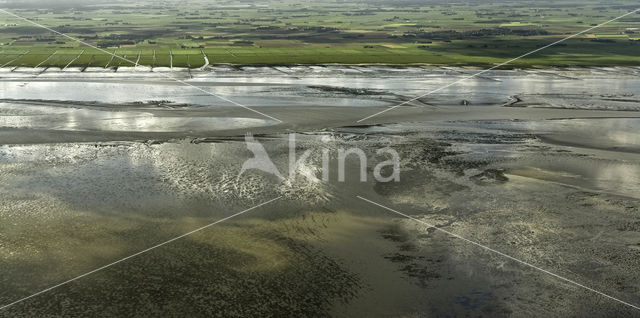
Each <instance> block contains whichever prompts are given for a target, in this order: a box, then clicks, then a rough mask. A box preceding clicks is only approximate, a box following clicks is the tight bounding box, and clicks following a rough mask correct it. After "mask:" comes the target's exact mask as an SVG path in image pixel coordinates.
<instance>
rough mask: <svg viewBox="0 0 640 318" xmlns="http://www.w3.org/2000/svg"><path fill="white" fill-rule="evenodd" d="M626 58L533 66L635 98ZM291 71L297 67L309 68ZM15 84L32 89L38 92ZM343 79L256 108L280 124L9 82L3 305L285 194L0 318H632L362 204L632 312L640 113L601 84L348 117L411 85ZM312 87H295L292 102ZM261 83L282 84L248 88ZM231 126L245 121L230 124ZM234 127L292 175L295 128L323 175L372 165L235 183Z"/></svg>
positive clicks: (0, 132)
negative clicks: (384, 161)
mask: <svg viewBox="0 0 640 318" xmlns="http://www.w3.org/2000/svg"><path fill="white" fill-rule="evenodd" d="M245 71H246V70H245ZM254 71H255V70H252V72H254ZM261 71H262V72H263V73H264V72H266V71H265V70H261ZM324 71H325V73H326V72H329V71H331V72H338V71H337V70H335V69H333V70H332V69H329V71H327V70H324ZM358 71H360V72H369V73H375V74H377V75H371V74H369V75H368V76H371V77H372V78H376V77H384V76H387V77H393V76H392V75H390V74H393V72H399V71H398V70H393V69H390V70H386V69H384V68H382V69H373V68H362V70H358ZM618 71H620V70H619V69H618ZM636 71H637V70H635V69H629V70H628V71H625V72H624V73H625V74H624V75H619V74H617V73H614V74H611V73H609V72H605V71H602V70H580V69H578V70H569V71H567V70H556V71H544V73H545V76H547V77H549V78H555V79H556V80H558V81H571V82H576V81H577V82H579V81H582V80H584V81H588V79H589V78H593V77H598V78H600V77H611V80H612V81H619V82H618V84H617V85H618V87H623V88H622V89H620V90H619V91H617V92H616V94H618V95H619V96H627V97H626V98H627V99H633V98H632V97H631V96H628V95H629V94H632V93H633V90H634V87H635V86H634V85H635V84H633V83H635V81H636V79H635V77H633V76H631V75H628V74H629V72H631V73H633V72H636ZM229 72H231V71H229ZM298 72H299V73H296V74H295V75H296V76H297V77H299V78H302V79H303V80H304V79H305V76H309V78H308V79H307V81H310V82H313V81H316V80H317V78H318V75H317V73H312V74H311V75H310V74H309V72H308V71H305V70H302V69H301V70H298ZM376 72H377V73H376ZM404 72H405V73H411V72H413V73H412V74H414V75H412V76H414V77H415V76H418V75H420V74H422V75H424V76H435V75H433V74H432V73H433V72H431V73H429V72H427V73H424V70H423V71H419V70H414V69H410V70H408V71H407V70H405V71H404ZM421 72H423V73H421ZM463 72H466V71H465V70H463ZM594 72H595V73H597V74H595V75H594ZM222 73H223V74H226V73H224V72H222ZM523 73H527V74H529V75H527V74H523ZM530 73H533V71H527V72H524V71H520V72H519V73H518V72H515V73H514V72H512V73H508V74H507V75H508V76H509V77H518V76H521V77H527V76H530ZM540 73H542V71H540ZM232 74H233V76H234V77H236V78H244V77H243V76H241V75H242V74H239V73H232ZM331 74H333V73H331ZM341 74H342V75H340V76H342V77H339V78H341V79H343V80H344V79H345V78H344V77H343V76H344V71H343V72H342V73H341ZM358 74H360V73H358ZM415 74H418V75H415ZM549 74H551V75H549ZM489 75H491V77H492V78H493V77H497V78H501V76H502V78H504V77H506V76H507V75H505V74H489ZM11 76H14V77H15V75H11ZM25 76H26V75H25ZM227 76H231V75H228V74H227ZM244 76H245V77H248V76H249V74H244ZM332 76H334V75H332ZM535 76H538V77H539V76H541V75H538V74H535ZM567 76H570V77H571V79H567V78H566V77H567ZM621 76H622V77H621ZM223 77H224V76H223ZM336 78H338V77H336ZM347 79H350V77H347ZM446 79H449V78H446ZM5 80H6V82H7V83H13V84H11V85H14V84H16V83H17V82H16V81H17V80H16V79H15V78H5ZM20 80H22V79H20ZM219 80H220V81H221V82H228V80H224V79H219ZM534 80H537V79H535V78H534ZM25 81H26V82H28V83H29V84H28V85H26V86H25V87H29V85H32V84H33V82H30V81H28V80H25ZM391 81H393V78H392V79H391ZM523 81H525V80H523ZM383 82H384V81H383V80H380V83H383ZM486 82H494V81H489V80H487V81H486ZM525 82H526V81H525ZM352 83H353V82H349V81H345V82H344V83H343V84H344V85H343V86H340V85H337V84H335V83H334V84H332V85H333V86H336V87H338V88H340V89H339V90H338V91H339V92H338V93H337V94H341V95H342V96H341V98H342V100H344V101H346V102H345V104H344V105H341V106H339V107H336V106H317V105H316V106H314V105H307V106H301V107H292V106H277V105H268V106H257V107H256V109H259V110H260V111H264V112H265V113H267V114H269V115H271V116H275V117H277V118H279V119H281V120H283V123H275V122H270V121H268V120H264V118H260V117H259V115H256V114H253V113H250V112H247V111H246V110H243V109H241V108H231V107H225V106H223V105H216V106H215V107H212V106H206V105H200V104H198V103H187V102H184V101H182V102H178V101H175V99H172V97H174V96H173V95H171V93H172V92H173V91H169V94H168V95H166V96H160V95H156V96H153V98H154V99H155V100H156V101H159V100H171V102H150V101H149V100H144V99H143V100H140V101H138V102H137V103H136V101H126V102H125V101H119V102H113V101H98V102H96V101H90V100H88V99H87V100H75V101H69V100H65V99H64V98H61V97H64V96H57V95H56V94H57V93H56V92H55V91H50V94H42V93H41V95H40V96H29V98H25V96H22V95H20V94H21V93H20V92H21V90H18V89H17V90H16V91H13V92H12V91H4V92H5V93H3V94H4V96H0V99H1V100H0V123H2V125H0V126H3V127H2V128H0V141H1V143H2V145H1V146H0V218H1V219H2V220H3V222H2V223H0V272H2V273H3V275H2V276H1V279H0V281H1V283H0V284H1V285H2V287H3V288H2V289H1V291H0V305H1V304H5V303H9V302H11V301H14V300H16V299H19V298H21V297H26V296H28V295H30V294H33V293H35V292H38V291H40V290H42V289H44V288H47V287H50V286H52V285H55V284H57V283H60V282H62V281H65V280H67V279H69V278H72V277H75V276H77V275H79V274H82V273H85V272H87V271H90V270H93V269H95V268H98V267H100V266H103V265H105V264H108V263H110V262H113V261H115V260H118V259H120V258H122V257H126V256H128V255H131V254H133V253H135V252H138V251H140V250H143V249H145V248H147V247H149V246H153V245H155V244H158V243H160V242H163V241H165V240H167V239H170V238H172V237H175V236H177V235H180V234H183V233H186V232H189V231H190V230H193V229H195V228H198V227H200V226H203V225H205V224H208V223H211V222H213V221H215V220H216V219H220V218H222V217H224V216H228V215H231V214H233V213H236V212H238V211H241V210H243V209H246V208H249V207H251V206H253V205H256V204H258V203H260V202H263V201H266V200H269V199H271V198H274V197H277V196H283V198H282V199H281V200H279V201H276V202H274V203H273V204H271V205H268V206H265V207H263V208H260V209H257V210H255V211H252V212H250V213H248V214H246V215H242V216H239V217H237V218H234V219H232V220H229V221H226V222H223V223H220V224H218V225H216V226H213V227H211V228H208V229H206V230H204V231H202V232H199V233H196V234H194V235H191V236H189V237H186V238H184V239H182V240H179V241H176V242H173V243H171V244H168V245H166V246H163V247H161V248H158V249H155V250H153V251H151V252H149V253H146V254H144V255H140V256H138V257H136V258H133V259H130V260H127V261H126V262H123V263H120V264H117V265H115V266H112V267H109V268H108V269H105V270H103V271H100V272H98V273H95V274H92V275H89V276H87V277H84V278H82V279H80V280H78V281H75V282H73V283H71V284H68V285H65V286H62V287H59V288H57V289H55V290H52V291H50V292H47V293H45V294H42V295H39V296H37V297H34V298H32V299H29V300H27V301H25V302H22V303H20V304H17V305H15V306H12V307H10V308H7V309H5V310H4V311H2V312H0V315H6V316H12V317H31V316H42V315H49V316H87V315H90V316H113V315H120V316H140V317H143V316H149V315H161V316H170V317H173V316H175V317H178V316H185V315H188V316H203V317H205V316H206V317H210V316H221V317H246V316H337V317H353V316H380V317H382V316H384V317H389V316H394V317H432V316H539V315H544V316H594V317H595V316H599V317H600V316H617V317H625V316H628V317H633V316H637V314H638V312H637V310H635V309H633V308H631V307H628V306H625V305H623V304H620V303H618V302H615V301H612V300H611V299H607V298H604V297H602V296H600V295H598V294H595V293H593V292H590V291H587V290H585V289H582V288H579V287H576V286H574V285H571V284H568V283H566V282H562V281H560V280H558V279H557V278H554V277H552V276H549V275H547V274H544V273H542V272H540V271H536V270H533V269H531V268H529V267H525V266H522V264H518V263H516V262H513V261H510V260H508V259H506V258H504V257H501V256H499V255H496V254H491V253H488V252H487V251H485V250H483V249H480V248H478V247H477V246H474V245H470V244H468V243H466V242H464V241H461V240H459V239H456V238H453V237H449V236H447V235H445V234H444V233H441V232H437V231H434V230H433V229H428V228H426V226H423V225H421V224H419V223H416V222H414V221H411V220H408V219H406V218H401V217H399V216H398V215H396V214H392V213H390V212H388V211H385V210H382V209H380V208H377V207H375V206H372V205H371V204H369V203H366V202H364V201H362V200H359V199H357V198H356V196H358V195H359V196H363V197H366V198H368V199H371V200H373V201H376V202H380V203H382V204H385V205H387V206H390V207H392V208H394V209H397V210H399V211H402V212H404V213H407V214H409V215H412V216H414V217H416V218H419V219H421V220H424V221H425V222H428V223H430V224H436V225H437V226H439V227H442V228H443V229H446V230H448V231H451V232H453V233H456V234H458V235H461V236H463V237H466V238H468V239H471V240H474V241H477V242H480V243H482V244H485V245H487V246H490V247H492V248H495V249H497V250H499V251H501V252H504V253H506V254H509V255H512V256H514V257H516V258H519V259H521V260H524V261H526V262H529V263H531V264H534V265H536V266H539V267H541V268H544V269H546V270H549V271H551V272H554V273H556V274H558V275H561V276H563V277H566V278H568V279H572V280H575V281H577V282H580V283H582V284H584V285H586V286H589V287H592V288H594V289H596V290H599V291H601V292H603V293H606V294H608V295H611V296H613V297H616V298H619V299H622V300H625V301H628V302H630V303H633V304H638V303H640V297H638V295H640V277H639V274H638V271H637V270H636V269H637V268H638V266H639V262H640V227H639V224H640V195H638V193H640V173H638V172H640V139H639V138H637V133H636V132H637V131H638V130H637V129H638V128H640V112H637V111H634V110H631V108H632V107H631V106H630V105H633V104H634V103H635V102H633V101H631V102H629V101H627V102H624V104H623V105H621V104H620V102H619V101H609V103H608V104H607V100H608V99H611V97H610V96H608V95H607V96H605V97H597V96H600V95H601V94H598V93H597V92H593V94H592V95H593V96H596V97H593V99H592V100H596V102H592V103H590V105H591V104H593V105H596V104H597V107H585V103H580V104H579V105H578V104H577V103H567V104H566V105H564V106H563V107H560V106H562V105H558V103H557V102H556V100H562V98H561V96H556V97H554V98H555V100H554V101H553V102H549V101H548V100H546V101H545V102H544V103H542V102H539V99H534V98H531V97H530V96H531V95H530V94H529V95H527V94H520V95H518V98H519V99H520V100H521V101H519V102H517V103H515V104H514V103H513V100H512V99H511V98H510V96H512V95H511V92H508V93H505V92H497V93H499V94H497V93H496V94H497V95H492V96H493V97H491V98H488V99H487V100H489V101H492V102H487V103H482V104H478V105H475V104H473V105H459V104H457V103H458V102H456V103H454V102H438V101H437V100H440V101H447V100H448V101H454V100H455V98H453V97H447V96H439V97H438V98H436V101H429V100H427V99H425V100H424V101H423V103H422V104H420V105H418V104H414V105H410V106H408V107H401V108H397V109H394V110H392V111H389V112H387V113H385V114H384V115H382V116H380V117H376V118H373V119H371V120H368V121H366V122H364V123H355V121H357V120H359V119H361V118H363V117H365V116H368V115H371V114H373V113H376V112H378V111H381V110H384V109H386V108H387V107H388V106H389V105H393V103H394V102H401V101H402V100H403V98H404V97H402V96H404V94H398V95H394V96H392V95H390V94H388V93H385V95H384V96H385V97H384V103H385V105H377V106H376V105H375V104H373V105H369V106H362V105H361V104H360V103H361V102H362V101H363V100H364V101H367V100H371V99H375V100H377V99H378V98H379V97H380V95H377V93H375V92H371V91H357V90H356V91H354V89H362V87H357V86H358V85H355V86H356V87H354V85H353V84H352ZM563 83H564V82H556V83H554V85H556V86H554V87H555V88H554V89H560V88H561V87H562V85H563ZM98 84H100V83H98ZM7 85H9V84H7ZM92 85H93V84H92ZM101 85H105V83H102V84H101ZM156 85H159V84H157V83H156ZM571 85H574V86H571ZM571 85H568V86H567V87H569V88H567V89H566V90H567V92H566V94H568V95H572V94H574V93H576V92H575V91H572V90H571V88H570V87H580V85H577V84H571ZM297 86H299V85H296V87H297ZM302 86H304V87H307V86H305V85H302ZM311 89H312V88H311ZM334 89H335V87H334ZM605 89H607V88H605ZM323 91H324V93H323V94H328V91H327V89H326V88H325V89H324V90H323ZM7 92H8V93H7ZM44 92H46V90H44ZM307 92H309V90H308V88H296V91H295V93H292V94H293V95H296V96H303V95H304V94H306V93H307ZM483 92H484V93H487V91H483V89H478V92H477V93H478V94H479V95H482V94H481V93H483ZM378 93H380V92H378ZM154 94H155V93H154ZM271 94H276V95H277V93H274V92H270V91H265V90H261V91H257V92H251V93H249V95H252V96H253V97H252V98H258V97H259V96H265V95H271ZM608 94H609V95H610V94H611V92H609V93H608ZM399 95H402V96H399ZM602 95H605V94H604V92H603V93H602ZM536 96H537V95H536ZM326 97H327V98H335V96H326ZM198 98H199V97H198ZM316 98H322V97H317V96H316ZM457 98H458V99H460V98H459V97H457ZM116 99H118V98H116ZM574 99H575V98H573V99H572V100H574ZM334 100H335V99H334ZM528 100H530V102H528ZM350 101H355V102H354V103H355V105H353V104H350ZM536 101H537V102H536ZM518 103H521V105H518ZM525 103H526V104H525ZM560 104H562V103H560ZM114 113H115V114H116V115H118V116H113V115H114ZM52 114H53V115H52ZM42 115H48V116H47V118H50V119H49V120H42V119H40V118H39V117H42ZM12 116H13V117H12ZM16 116H18V117H20V118H21V119H20V120H17V117H16ZM114 118H120V120H121V121H114ZM136 118H137V119H139V120H140V122H138V121H137V120H136ZM180 118H186V119H187V121H186V123H185V122H181V121H180V120H179V119H180ZM198 118H200V119H204V121H201V120H196V119H198ZM225 118H233V120H235V122H233V123H248V125H249V126H245V127H243V128H237V129H231V128H230V127H227V126H225V125H227V124H228V122H227V121H225V120H224V119H225ZM150 119H152V121H151V122H149V120H150ZM169 119H170V120H169ZM72 124H73V125H72ZM247 132H251V133H253V134H254V136H256V137H257V138H258V139H259V140H260V141H261V142H262V143H263V145H264V146H265V148H266V150H267V151H268V153H269V154H270V155H271V158H272V159H273V161H274V163H275V164H276V165H277V166H278V167H279V168H280V170H281V171H286V170H287V165H288V160H289V157H288V156H289V154H288V149H287V143H288V140H287V135H286V134H287V133H290V132H296V133H297V134H298V135H297V136H298V149H297V151H298V153H299V154H301V153H302V152H303V151H305V150H307V149H311V150H312V155H311V157H310V159H309V161H308V162H309V164H308V165H307V168H308V169H309V171H312V172H314V173H316V174H319V173H320V170H319V169H320V168H321V165H322V163H321V160H322V158H321V154H320V149H323V148H325V149H329V150H330V153H331V154H332V157H331V164H330V166H331V167H335V166H336V165H337V163H336V160H337V159H336V158H335V155H336V153H337V149H339V148H350V147H358V148H360V149H363V150H364V151H366V152H367V153H368V154H369V158H371V160H370V161H369V162H368V169H367V171H368V181H367V182H359V181H358V171H359V167H358V165H359V164H358V162H356V160H354V158H351V159H350V160H348V161H347V178H346V182H338V181H337V176H336V173H337V172H336V171H333V170H332V172H331V175H330V181H329V182H326V183H325V182H315V183H314V182H308V181H307V180H306V179H305V178H304V177H302V176H299V177H298V178H297V179H295V180H294V181H293V182H281V181H279V180H278V179H277V178H274V177H273V176H270V175H267V174H264V173H261V172H259V171H253V172H248V173H245V174H244V175H243V176H241V177H240V178H238V172H239V171H240V167H241V165H242V162H243V161H244V160H245V159H248V158H250V157H251V153H250V152H249V151H248V150H247V148H246V145H245V144H244V140H243V135H244V134H245V133H247ZM327 140H328V141H327ZM386 146H391V147H393V148H394V149H396V150H397V151H398V152H399V154H400V158H401V159H402V165H401V167H402V171H401V181H400V182H398V183H393V182H392V183H385V182H377V181H376V180H375V179H374V178H373V176H372V173H373V168H374V166H375V164H376V163H377V162H379V160H380V159H381V158H380V157H376V155H375V151H376V150H377V149H379V148H382V147H386Z"/></svg>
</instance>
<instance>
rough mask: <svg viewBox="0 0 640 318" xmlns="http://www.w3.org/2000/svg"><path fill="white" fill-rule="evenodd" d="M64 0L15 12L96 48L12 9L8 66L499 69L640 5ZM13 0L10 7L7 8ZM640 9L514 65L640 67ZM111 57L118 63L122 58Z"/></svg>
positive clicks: (29, 4) (2, 24)
mask: <svg viewBox="0 0 640 318" xmlns="http://www.w3.org/2000/svg"><path fill="white" fill-rule="evenodd" d="M401 2H402V5H398V3H399V1H385V0H382V1H368V2H341V1H340V2H339V1H334V2H332V1H328V2H326V1H325V2H321V3H316V2H308V3H304V4H301V3H299V2H297V1H291V0H282V1H264V2H251V3H246V4H243V5H239V4H238V3H236V2H224V1H223V2H216V3H215V5H213V4H212V3H211V2H207V1H190V2H188V5H185V6H179V7H176V6H175V3H174V2H169V1H153V2H152V1H149V2H144V1H137V2H133V3H132V2H126V1H116V0H111V1H97V2H82V3H83V4H78V3H77V2H76V3H73V5H65V4H64V2H62V3H61V4H58V5H53V6H50V7H48V8H42V7H41V6H38V5H37V3H38V2H37V1H26V2H24V1H21V2H17V1H8V2H6V3H5V4H4V5H2V6H3V7H6V8H7V9H8V10H10V11H11V12H13V13H15V14H17V15H20V16H23V17H26V18H29V19H31V20H33V21H35V22H37V23H40V24H42V25H45V26H48V27H51V28H53V29H55V30H57V31H59V32H63V33H65V34H68V35H70V36H72V37H75V38H78V39H81V40H82V41H84V42H86V43H89V44H91V45H93V46H96V47H98V48H100V49H99V50H98V49H94V48H90V47H88V46H85V45H83V44H80V43H77V42H75V41H72V40H71V39H68V38H65V37H63V36H60V35H56V34H54V33H52V32H48V31H46V30H43V29H42V28H39V27H36V26H34V25H30V24H28V23H27V22H25V21H21V20H19V19H16V18H15V17H11V16H9V15H6V14H0V44H1V45H0V65H2V66H4V67H21V66H22V67H36V66H39V67H60V68H65V67H119V66H134V65H146V66H153V67H159V66H162V67H190V68H198V67H202V66H203V65H205V57H206V58H207V59H208V61H209V63H210V64H221V63H232V64H259V65H260V64H262V65H286V64H324V63H341V64H358V63H380V64H414V63H415V64H418V63H420V64H437V65H460V66H465V65H473V66H487V65H493V64H495V63H500V62H503V61H505V59H507V60H508V59H510V58H513V57H516V56H519V55H521V54H523V53H526V52H528V51H531V50H534V49H536V48H539V47H542V46H544V45H547V44H549V43H552V42H554V41H557V40H559V39H562V38H564V37H567V36H569V35H571V34H575V33H578V32H580V31H583V30H585V29H587V28H590V27H592V26H595V25H597V24H598V23H602V22H605V21H608V20H610V19H612V18H615V17H617V16H620V15H622V14H624V13H626V12H629V11H633V10H634V9H637V3H636V2H634V1H622V2H618V3H616V4H615V5H611V4H610V3H606V2H601V1H580V2H577V1H524V2H523V1H519V2H510V1H507V2H499V3H480V2H479V3H472V4H469V3H464V4H463V3H460V4H449V3H446V2H440V3H438V2H433V3H429V4H425V3H424V2H421V1H401ZM1 4H2V3H1V2H0V5H1ZM639 40H640V14H632V15H629V16H627V17H625V18H622V19H620V20H618V21H615V22H612V23H610V24H607V25H606V26H603V27H601V28H596V29H594V30H591V31H589V32H585V33H584V34H581V35H579V36H576V37H575V38H573V39H571V40H568V41H566V42H563V43H562V44H560V45H557V46H555V47H553V48H549V49H546V50H544V51H543V52H540V53H539V54H533V55H530V56H528V57H527V58H523V59H520V60H518V61H517V62H515V63H514V64H511V65H510V67H530V66H538V65H540V66H563V65H593V64H594V63H595V64H598V65H640V54H638V53H640V41H639ZM109 54H116V55H117V56H118V57H116V58H114V59H111V56H110V55H109Z"/></svg>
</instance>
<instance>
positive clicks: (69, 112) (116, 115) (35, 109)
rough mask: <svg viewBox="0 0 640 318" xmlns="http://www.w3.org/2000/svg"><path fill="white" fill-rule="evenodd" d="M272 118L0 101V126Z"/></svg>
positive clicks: (238, 123)
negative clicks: (197, 115)
mask: <svg viewBox="0 0 640 318" xmlns="http://www.w3.org/2000/svg"><path fill="white" fill-rule="evenodd" d="M274 124H276V122H275V121H273V120H263V119H255V118H238V117H192V116H167V115H164V116H159V115H156V114H153V113H151V112H144V111H136V110H122V111H109V110H97V109H89V108H71V107H53V106H39V105H25V104H11V103H0V127H5V128H30V129H51V130H72V131H82V130H94V131H96V130H97V131H118V132H188V131H214V130H223V129H238V128H249V127H261V126H268V125H274Z"/></svg>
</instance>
